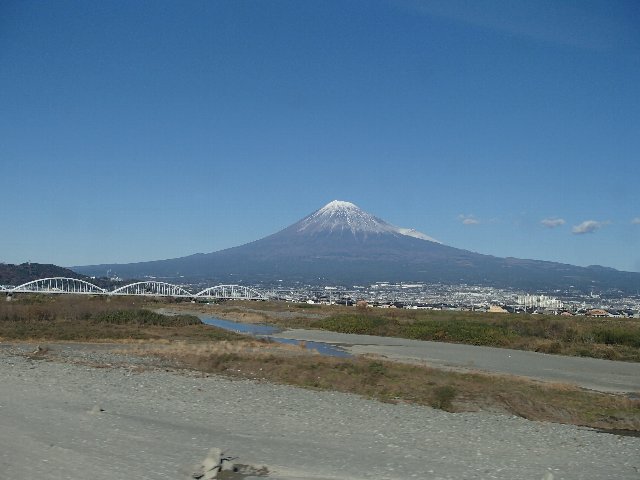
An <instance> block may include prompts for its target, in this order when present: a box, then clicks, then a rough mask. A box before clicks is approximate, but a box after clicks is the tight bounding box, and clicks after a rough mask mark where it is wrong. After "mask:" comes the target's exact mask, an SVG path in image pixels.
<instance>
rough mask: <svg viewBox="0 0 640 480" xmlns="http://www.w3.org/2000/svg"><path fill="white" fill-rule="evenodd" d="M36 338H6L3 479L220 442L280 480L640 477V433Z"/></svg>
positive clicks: (46, 478)
mask: <svg viewBox="0 0 640 480" xmlns="http://www.w3.org/2000/svg"><path fill="white" fill-rule="evenodd" d="M29 348H32V347H27V346H21V347H18V346H6V345H5V346H4V347H3V348H0V478H1V479H3V480H4V479H6V480H9V479H10V480H20V479H39V480H54V479H55V480H60V479H92V480H123V479H187V478H191V472H192V471H193V470H194V468H195V465H196V464H197V463H199V462H200V461H201V460H202V459H203V458H204V457H205V455H206V454H207V452H208V450H209V449H210V448H211V447H221V448H225V449H226V451H227V452H228V453H230V454H231V455H235V456H238V457H240V458H239V459H238V460H237V462H239V463H244V464H251V465H254V466H256V467H258V466H261V465H266V466H267V468H268V469H269V471H270V473H269V475H268V478H273V479H277V478H281V479H291V478H299V479H303V478H305V479H365V478H366V479H411V478H418V479H542V478H543V477H544V478H546V479H551V478H553V479H554V480H556V479H595V478H598V479H600V478H602V479H604V478H607V479H639V478H640V473H639V471H638V470H639V469H640V455H638V452H640V438H633V437H622V436H615V435H609V434H603V433H597V432H595V431H592V430H589V429H584V428H579V427H575V426H565V425H558V424H547V423H537V422H531V421H527V420H524V419H521V418H516V417H511V416H504V415H493V414H487V413H463V414H452V413H447V412H443V411H440V410H434V409H431V408H428V407H420V406H413V405H402V404H399V405H392V404H384V403H380V402H376V401H370V400H366V399H362V398H360V397H357V396H354V395H347V394H340V393H332V392H316V391H310V390H303V389H298V388H294V387H288V386H279V385H273V384H268V383H259V382H253V381H245V380H235V381H233V380H229V379H226V378H223V377H218V376H208V377H207V376H203V375H201V374H197V373H190V372H183V371H174V370H172V369H171V368H170V367H168V366H166V365H165V366H161V367H158V368H153V367H148V366H147V365H148V364H149V361H152V362H153V360H152V359H139V358H136V357H130V356H127V355H115V354H112V353H109V352H108V351H105V349H104V348H102V349H101V348H99V347H91V346H90V347H82V348H80V347H78V348H76V349H75V350H74V351H70V352H66V353H65V355H66V356H58V357H54V358H53V359H48V360H47V359H44V360H37V359H32V358H28V357H25V356H24V355H22V354H21V353H24V351H26V350H28V349H29ZM74 348H75V347H69V349H70V350H73V349H74ZM98 367H100V368H98ZM545 475H546V477H545ZM236 478H258V477H255V476H253V477H252V476H242V477H236Z"/></svg>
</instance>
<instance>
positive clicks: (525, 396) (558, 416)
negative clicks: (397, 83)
mask: <svg viewBox="0 0 640 480" xmlns="http://www.w3.org/2000/svg"><path fill="white" fill-rule="evenodd" d="M245 303H246V302H245ZM250 305H251V308H252V309H253V308H255V307H256V306H262V305H265V304H263V303H258V304H256V303H253V302H252V303H251V304H250ZM142 306H146V307H152V308H157V307H158V306H160V305H159V304H157V303H155V302H153V303H152V304H149V303H147V302H145V304H144V305H141V304H140V300H139V299H131V298H123V299H111V300H109V299H105V298H100V297H98V298H88V297H82V298H78V297H75V298H74V297H72V296H68V297H67V296H65V297H64V298H61V297H51V296H50V297H44V298H39V297H37V296H32V297H26V301H18V302H15V303H14V302H7V304H2V306H0V339H5V340H6V339H22V340H29V339H31V340H36V341H38V342H43V341H57V340H74V341H104V340H117V341H118V342H119V343H123V344H129V347H128V349H127V353H139V354H141V355H159V356H161V357H164V358H166V359H169V360H171V361H172V362H174V363H175V362H178V363H179V364H180V365H182V366H183V367H185V368H191V369H196V370H199V371H202V372H208V373H218V374H224V375H228V376H232V377H240V378H250V379H256V380H266V381H271V382H276V383H282V384H288V385H296V386H300V387H305V388H312V389H322V390H336V391H341V392H349V393H355V394H359V395H364V396H367V397H371V398H375V399H378V400H381V401H385V402H410V403H416V404H421V405H430V406H433V407H436V408H441V409H444V410H449V411H475V410H487V411H500V412H508V413H511V414H514V415H519V416H522V417H524V418H528V419H531V420H545V421H553V422H560V423H572V424H577V425H587V426H591V427H598V428H608V429H627V430H635V431H639V430H640V400H638V399H637V397H636V399H631V398H628V397H625V396H621V395H609V394H599V393H593V392H586V391H582V390H579V389H577V388H573V387H570V386H566V385H551V384H541V383H537V382H533V381H525V380H521V379H516V378H510V377H505V376H490V375H480V374H462V373H455V372H446V371H442V370H436V369H431V368H426V367H424V366H419V365H407V364H401V363H394V362H387V361H384V360H380V359H378V358H355V359H338V358H332V357H323V356H320V355H317V353H316V354H314V353H313V352H312V351H309V350H308V349H306V348H305V347H304V345H303V346H301V347H297V346H291V345H281V344H276V343H272V342H268V341H257V340H250V339H247V337H244V336H241V335H237V334H234V333H230V332H225V331H223V330H220V329H217V328H215V327H211V326H206V325H202V324H197V323H196V322H194V321H193V319H189V318H188V317H185V318H176V317H164V316H162V315H158V316H156V315H157V314H153V315H151V314H150V313H149V312H146V313H139V308H140V307H142ZM267 306H268V309H267V310H265V312H264V315H265V316H268V317H269V318H274V317H278V316H279V315H280V317H279V318H283V317H282V315H281V313H282V312H279V311H278V310H277V305H267ZM185 308H192V305H187V306H186V307H185ZM201 308H202V307H201ZM223 308H238V306H237V305H227V306H226V307H223ZM207 310H208V311H207V312H206V313H211V314H214V313H213V312H212V311H211V309H209V307H207ZM301 310H305V312H306V311H312V310H313V315H314V316H313V317H310V316H307V317H304V316H298V313H297V312H293V314H292V315H288V316H287V318H286V319H285V320H282V321H284V322H286V321H289V322H301V323H304V322H306V323H307V325H306V326H309V325H308V324H310V323H311V324H312V322H314V321H316V319H318V318H319V317H318V316H317V312H318V309H301ZM320 311H322V309H320ZM341 311H342V312H343V311H344V310H340V308H339V307H338V308H337V309H330V310H329V313H330V314H335V313H336V312H338V313H340V312H341ZM122 312H124V313H122ZM248 313H252V314H255V312H253V311H252V312H248ZM287 313H289V310H287ZM258 314H260V312H258ZM395 320H398V321H402V322H404V323H407V324H410V323H411V320H412V319H411V318H405V317H396V318H395ZM25 329H26V330H25ZM543 340H545V339H543Z"/></svg>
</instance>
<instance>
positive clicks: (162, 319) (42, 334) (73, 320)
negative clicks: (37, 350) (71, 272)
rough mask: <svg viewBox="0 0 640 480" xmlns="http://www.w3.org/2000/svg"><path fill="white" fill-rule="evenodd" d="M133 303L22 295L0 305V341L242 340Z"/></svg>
mask: <svg viewBox="0 0 640 480" xmlns="http://www.w3.org/2000/svg"><path fill="white" fill-rule="evenodd" d="M157 306H158V304H157V303H155V302H148V301H146V302H145V301H141V300H140V299H139V298H132V297H116V298H108V297H107V298H105V297H90V296H73V295H65V296H58V297H56V296H52V295H49V296H43V295H25V296H23V297H22V298H20V299H19V300H18V301H11V302H4V303H0V339H2V340H25V341H29V340H33V341H40V340H50V341H51V340H67V341H104V340H111V341H113V340H118V341H123V340H145V339H146V340H158V339H163V338H164V339H174V340H175V339H195V340H232V339H235V340H241V339H244V338H246V337H243V336H241V335H238V334H235V333H232V332H227V331H225V330H222V329H218V328H215V327H210V326H207V325H203V324H202V322H201V321H200V320H199V319H198V318H197V317H195V316H193V315H176V316H168V315H160V314H158V313H155V312H152V311H151V310H148V309H146V308H143V307H151V308H156V307H157Z"/></svg>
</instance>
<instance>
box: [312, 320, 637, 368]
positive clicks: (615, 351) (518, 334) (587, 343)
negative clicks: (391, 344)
mask: <svg viewBox="0 0 640 480" xmlns="http://www.w3.org/2000/svg"><path fill="white" fill-rule="evenodd" d="M308 325H309V326H311V327H314V328H321V329H324V330H331V331H334V332H340V333H358V334H366V335H379V336H390V337H402V338H410V339H415V340H431V341H440V342H451V343H464V344H469V345H483V346H491V347H503V348H514V349H518V350H534V351H541V352H544V353H559V354H564V355H577V356H590V357H596V358H607V359H611V360H626V361H636V362H637V361H640V322H638V321H637V320H631V319H625V320H620V319H592V318H585V317H579V318H577V317H572V318H565V317H549V316H545V315H504V314H499V315H498V314H494V315H492V314H480V313H472V312H460V313H458V312H453V313H452V312H420V313H414V312H410V313H409V314H398V313H396V312H394V313H393V314H386V315H385V314H379V313H377V312H375V313H371V312H369V311H367V312H365V313H355V314H351V313H339V314H334V315H331V316H330V317H328V318H325V319H321V320H317V321H311V322H309V323H308Z"/></svg>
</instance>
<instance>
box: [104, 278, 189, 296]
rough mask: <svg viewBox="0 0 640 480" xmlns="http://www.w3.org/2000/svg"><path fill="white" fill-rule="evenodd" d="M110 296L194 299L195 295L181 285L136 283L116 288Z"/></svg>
mask: <svg viewBox="0 0 640 480" xmlns="http://www.w3.org/2000/svg"><path fill="white" fill-rule="evenodd" d="M109 294H110V295H148V296H158V297H193V293H191V292H189V291H188V290H186V289H184V288H183V287H181V286H179V285H173V284H172V283H166V282H154V281H150V282H136V283H130V284H129V285H124V286H123V287H120V288H116V289H115V290H113V291H112V292H109Z"/></svg>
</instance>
